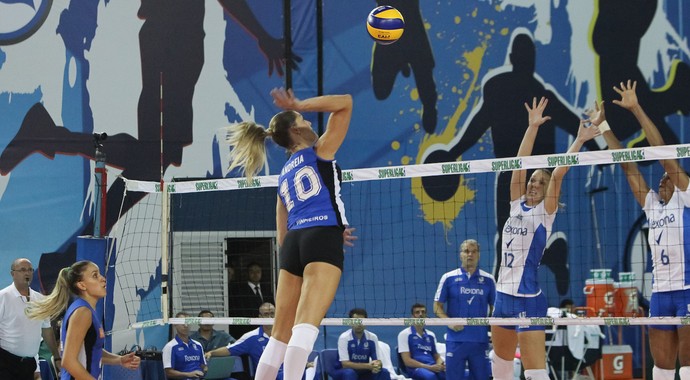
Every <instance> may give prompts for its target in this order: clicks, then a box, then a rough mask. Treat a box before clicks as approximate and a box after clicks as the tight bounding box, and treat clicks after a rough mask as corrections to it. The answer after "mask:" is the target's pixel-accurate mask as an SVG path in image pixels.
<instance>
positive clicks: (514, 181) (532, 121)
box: [510, 97, 551, 201]
mask: <svg viewBox="0 0 690 380" xmlns="http://www.w3.org/2000/svg"><path fill="white" fill-rule="evenodd" d="M547 104H549V100H548V99H546V98H543V97H542V98H541V99H540V100H539V103H537V98H533V99H532V107H531V108H530V106H529V104H527V103H525V109H527V114H528V119H529V125H528V126H527V130H526V131H525V136H523V137H522V143H520V148H519V149H518V153H517V155H518V157H525V156H529V155H531V154H532V148H534V140H535V139H536V138H537V132H538V131H539V126H541V125H542V124H544V123H546V122H547V121H549V120H551V117H549V116H543V113H544V109H546V105H547ZM525 178H527V171H526V170H514V171H513V174H512V176H511V177H510V200H511V201H514V200H516V199H519V198H520V197H521V196H523V195H524V194H525Z"/></svg>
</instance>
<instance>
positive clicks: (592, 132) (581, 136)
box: [577, 120, 601, 143]
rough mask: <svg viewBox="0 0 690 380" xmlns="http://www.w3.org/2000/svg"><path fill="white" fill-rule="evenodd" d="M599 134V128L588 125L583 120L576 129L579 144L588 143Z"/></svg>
mask: <svg viewBox="0 0 690 380" xmlns="http://www.w3.org/2000/svg"><path fill="white" fill-rule="evenodd" d="M600 134H601V131H600V130H599V127H597V126H596V125H594V124H589V126H587V122H586V121H585V120H580V126H579V127H578V129H577V139H578V140H580V141H581V142H583V143H584V142H585V141H589V140H591V139H593V138H595V137H597V136H599V135H600Z"/></svg>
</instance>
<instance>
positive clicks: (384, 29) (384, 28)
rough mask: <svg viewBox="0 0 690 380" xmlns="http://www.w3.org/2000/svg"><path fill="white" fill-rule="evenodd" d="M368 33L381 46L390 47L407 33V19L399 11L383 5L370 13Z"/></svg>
mask: <svg viewBox="0 0 690 380" xmlns="http://www.w3.org/2000/svg"><path fill="white" fill-rule="evenodd" d="M367 31H368V32H369V35H370V36H371V38H373V39H374V41H376V42H377V43H379V44H381V45H389V44H392V43H393V42H395V41H397V40H398V39H400V37H401V36H402V34H403V32H404V31H405V19H403V16H402V14H401V13H400V11H398V10H397V9H395V8H393V7H391V6H390V5H381V6H380V7H376V8H374V9H373V10H372V11H371V12H369V17H367Z"/></svg>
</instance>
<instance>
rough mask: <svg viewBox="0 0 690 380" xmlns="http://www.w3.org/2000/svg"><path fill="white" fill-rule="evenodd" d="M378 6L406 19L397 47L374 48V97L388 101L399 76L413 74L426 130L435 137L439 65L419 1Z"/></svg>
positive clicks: (402, 0)
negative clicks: (436, 75)
mask: <svg viewBox="0 0 690 380" xmlns="http://www.w3.org/2000/svg"><path fill="white" fill-rule="evenodd" d="M377 3H378V4H379V5H390V6H392V7H394V8H396V9H397V10H399V11H400V13H401V14H402V15H403V18H404V19H405V32H404V33H403V35H402V37H400V39H399V40H398V41H396V42H395V43H393V44H390V45H379V44H376V45H375V46H374V53H373V57H372V65H371V81H372V86H373V88H374V96H376V99H379V100H384V99H387V98H388V96H390V94H391V91H392V90H393V85H394V84H395V78H396V77H397V75H398V73H402V74H403V76H405V77H409V76H410V70H411V71H412V74H414V79H415V83H416V84H417V92H418V93H419V100H420V101H421V102H422V107H423V108H422V126H423V127H424V131H426V133H429V134H431V133H434V131H435V130H436V122H437V115H436V114H437V112H436V100H437V98H438V94H437V93H436V83H435V82H434V75H433V70H434V66H435V62H434V55H433V52H432V51H431V45H430V44H429V38H428V37H427V35H426V29H425V28H424V20H423V19H422V14H421V12H420V10H419V0H386V1H377Z"/></svg>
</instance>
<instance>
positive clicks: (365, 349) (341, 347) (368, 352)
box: [338, 329, 379, 363]
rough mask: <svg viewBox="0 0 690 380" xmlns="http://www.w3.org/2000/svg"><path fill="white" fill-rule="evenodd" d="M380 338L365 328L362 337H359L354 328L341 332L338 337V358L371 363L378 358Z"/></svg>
mask: <svg viewBox="0 0 690 380" xmlns="http://www.w3.org/2000/svg"><path fill="white" fill-rule="evenodd" d="M378 347H379V338H378V337H377V336H376V334H374V333H372V332H369V331H367V330H364V333H363V334H362V339H357V337H356V336H355V333H354V331H352V329H350V330H347V331H345V332H344V333H342V334H340V337H339V338H338V359H339V360H340V361H341V362H344V361H351V362H353V363H369V362H370V361H372V360H378V358H379V355H378V351H377V350H378Z"/></svg>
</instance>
